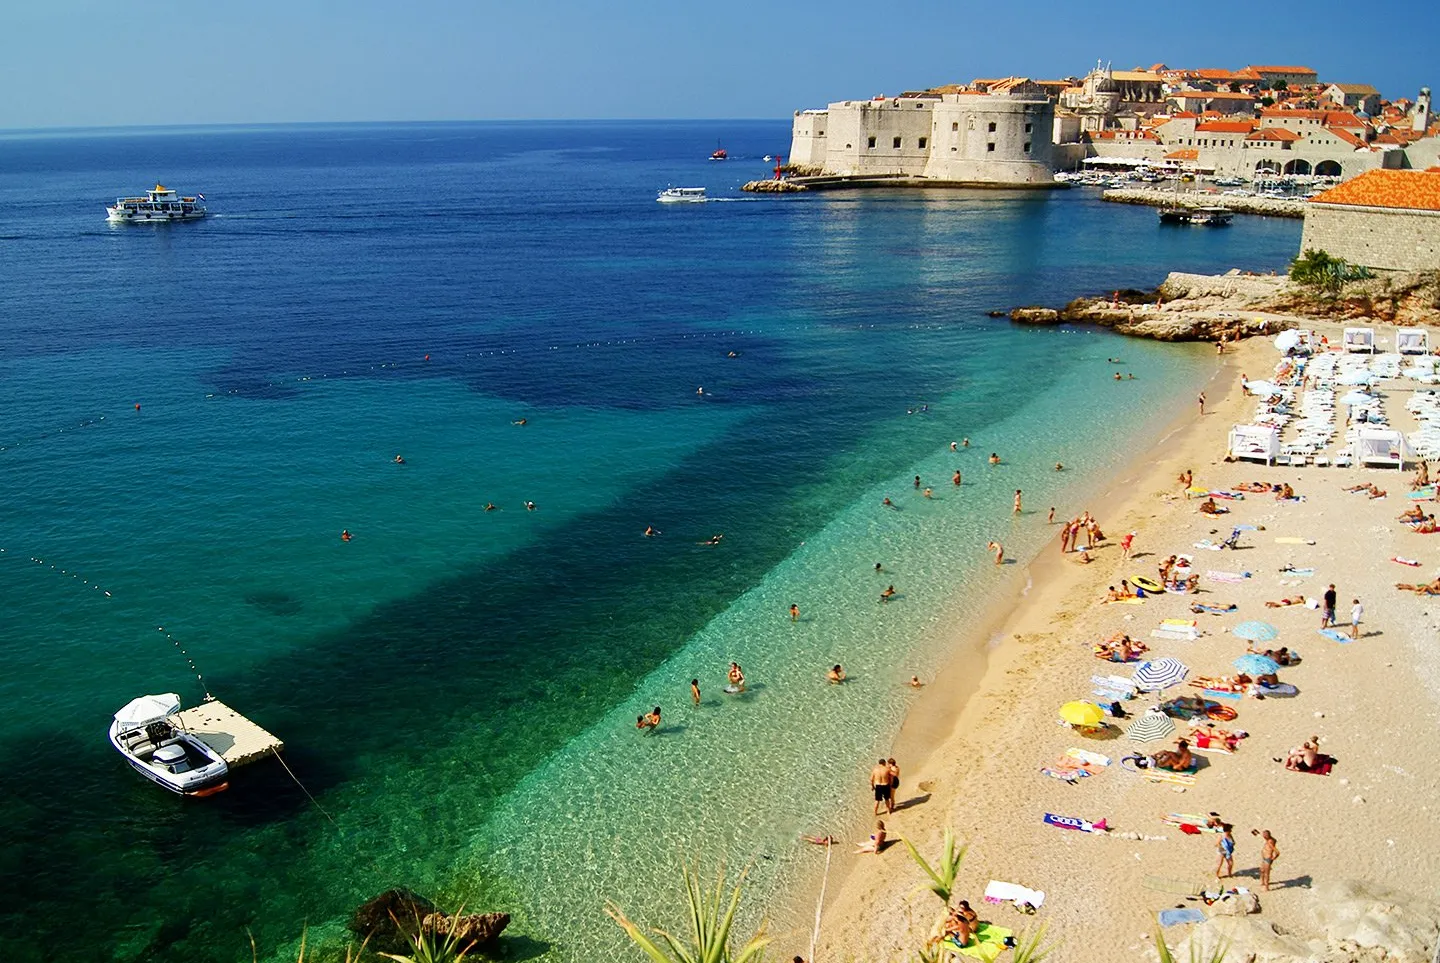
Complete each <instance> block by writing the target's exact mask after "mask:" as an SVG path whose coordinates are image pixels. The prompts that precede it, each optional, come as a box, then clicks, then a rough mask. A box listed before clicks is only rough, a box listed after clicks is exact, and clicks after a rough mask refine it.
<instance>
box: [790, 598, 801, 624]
mask: <svg viewBox="0 0 1440 963" xmlns="http://www.w3.org/2000/svg"><path fill="white" fill-rule="evenodd" d="M790 621H791V622H799V621H800V606H798V605H796V604H794V603H793V602H792V603H791V604H790Z"/></svg>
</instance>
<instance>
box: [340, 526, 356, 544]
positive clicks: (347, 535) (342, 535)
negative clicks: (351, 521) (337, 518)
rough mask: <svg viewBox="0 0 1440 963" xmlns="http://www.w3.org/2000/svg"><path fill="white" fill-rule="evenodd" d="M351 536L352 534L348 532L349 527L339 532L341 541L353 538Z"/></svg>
mask: <svg viewBox="0 0 1440 963" xmlns="http://www.w3.org/2000/svg"><path fill="white" fill-rule="evenodd" d="M353 537H354V536H352V535H351V534H350V529H348V528H347V529H345V530H344V531H342V532H341V533H340V541H342V542H348V541H350V539H351V538H353Z"/></svg>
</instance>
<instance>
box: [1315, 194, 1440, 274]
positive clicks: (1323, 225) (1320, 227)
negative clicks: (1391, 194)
mask: <svg viewBox="0 0 1440 963" xmlns="http://www.w3.org/2000/svg"><path fill="white" fill-rule="evenodd" d="M1312 249H1313V250H1317V251H1326V252H1328V253H1330V254H1333V255H1335V256H1337V257H1343V258H1344V259H1345V260H1347V261H1350V262H1351V263H1352V264H1363V265H1365V266H1367V267H1373V268H1380V269H1383V270H1388V271H1434V270H1436V269H1437V267H1440V211H1423V210H1395V209H1391V208H1383V207H1357V206H1353V205H1338V204H1316V203H1314V202H1313V201H1312V202H1311V203H1310V204H1309V206H1308V208H1307V210H1306V211H1305V230H1304V232H1303V233H1302V234H1301V237H1300V250H1301V251H1307V250H1312Z"/></svg>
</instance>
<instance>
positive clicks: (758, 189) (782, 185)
mask: <svg viewBox="0 0 1440 963" xmlns="http://www.w3.org/2000/svg"><path fill="white" fill-rule="evenodd" d="M740 189H741V190H742V191H749V192H750V193H752V194H797V193H799V192H800V191H808V190H809V189H810V188H808V187H806V186H805V185H804V184H797V183H795V182H794V181H777V180H773V179H772V180H765V181H746V182H745V183H744V184H742V185H741V187H740Z"/></svg>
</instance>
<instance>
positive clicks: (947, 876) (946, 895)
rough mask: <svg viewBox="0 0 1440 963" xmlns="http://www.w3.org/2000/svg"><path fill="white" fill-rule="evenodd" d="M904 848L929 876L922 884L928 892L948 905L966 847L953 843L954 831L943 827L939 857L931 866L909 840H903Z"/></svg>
mask: <svg viewBox="0 0 1440 963" xmlns="http://www.w3.org/2000/svg"><path fill="white" fill-rule="evenodd" d="M903 842H904V843H905V848H906V849H908V850H909V851H910V858H911V859H913V860H915V863H916V865H918V866H919V867H920V868H921V869H923V870H924V871H925V875H926V876H929V877H930V881H929V882H928V883H924V884H922V885H923V886H924V887H925V888H926V889H928V890H930V892H932V893H934V894H935V895H936V896H938V897H940V901H941V902H942V903H944V904H945V905H946V906H949V905H950V897H951V895H952V894H953V893H954V891H955V876H956V875H957V874H958V873H959V872H960V863H961V862H963V861H964V859H965V850H966V849H967V848H968V847H965V846H956V845H955V833H954V831H953V830H951V829H950V827H948V826H947V827H945V843H944V849H943V851H942V852H941V853H940V859H939V860H938V861H936V863H935V865H934V866H931V865H930V863H929V862H928V861H926V859H925V857H924V856H921V855H920V851H919V850H918V849H916V848H915V844H914V843H912V842H910V840H908V839H906V840H903ZM917 888H918V887H917Z"/></svg>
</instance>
